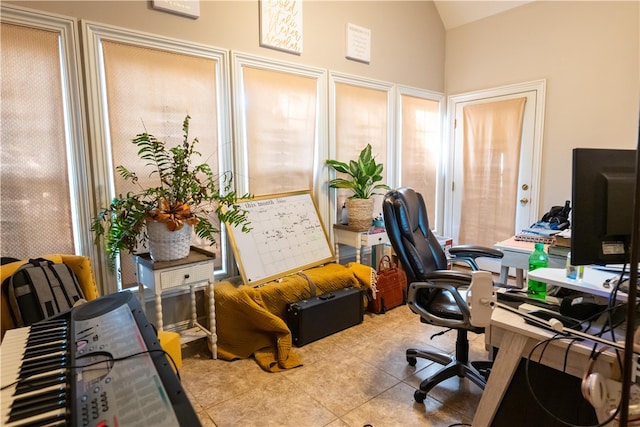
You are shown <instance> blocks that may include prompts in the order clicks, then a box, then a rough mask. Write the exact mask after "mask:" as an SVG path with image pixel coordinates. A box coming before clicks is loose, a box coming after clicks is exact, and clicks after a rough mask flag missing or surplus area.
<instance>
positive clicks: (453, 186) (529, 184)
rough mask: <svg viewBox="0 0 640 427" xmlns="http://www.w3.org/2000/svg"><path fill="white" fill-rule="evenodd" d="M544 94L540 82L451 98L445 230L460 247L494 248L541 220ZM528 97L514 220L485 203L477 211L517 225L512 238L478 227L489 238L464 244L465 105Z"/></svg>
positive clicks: (513, 198)
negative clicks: (461, 230)
mask: <svg viewBox="0 0 640 427" xmlns="http://www.w3.org/2000/svg"><path fill="white" fill-rule="evenodd" d="M544 94H545V82H544V81H536V82H531V83H524V84H520V85H513V86H508V87H502V88H497V89H490V90H486V91H478V92H473V93H467V94H461V95H455V96H451V97H449V118H450V122H451V123H450V135H451V138H450V141H451V143H450V146H449V153H450V157H449V159H450V160H449V170H450V171H451V173H450V174H446V180H447V181H448V182H447V186H446V188H447V189H448V191H447V194H446V196H445V198H446V201H445V206H446V207H447V212H446V213H445V218H447V221H446V222H445V230H446V232H447V234H448V235H450V236H451V237H453V239H454V242H455V243H456V244H460V243H462V244H483V245H486V246H490V245H492V244H493V243H496V242H497V241H499V240H497V239H502V240H503V239H506V238H508V237H510V236H511V235H513V234H515V233H518V232H519V231H520V230H522V229H523V228H526V227H528V226H529V225H531V224H532V223H533V222H535V221H536V220H537V219H538V218H537V216H538V198H539V181H540V163H541V153H542V129H543V118H544ZM517 98H526V100H525V104H524V114H523V116H522V117H523V118H522V139H521V142H520V154H519V163H518V165H517V190H516V192H515V193H513V195H512V197H511V198H512V200H510V201H509V202H510V203H512V204H513V205H515V208H514V209H512V210H510V212H515V213H514V214H513V213H510V214H509V216H510V217H511V216H512V215H513V218H504V214H503V213H502V212H499V211H497V209H496V208H495V205H493V204H484V205H483V206H482V208H481V210H480V209H479V211H478V212H476V214H477V215H481V216H482V217H484V218H487V219H488V218H499V220H504V221H508V222H509V223H511V224H513V229H509V230H508V233H507V234H509V235H505V236H502V237H498V238H496V237H494V236H492V235H491V233H490V231H491V230H490V227H485V228H484V229H483V227H476V228H478V229H479V230H480V234H481V235H482V234H484V235H485V237H484V238H482V236H480V237H481V238H480V239H478V240H479V241H478V242H461V241H460V240H459V237H460V235H459V234H460V233H459V232H460V225H461V217H462V215H461V213H462V206H463V197H464V196H463V194H464V192H463V189H464V150H463V148H464V144H465V141H464V134H463V129H464V126H463V124H464V117H463V109H464V107H465V106H469V105H474V104H487V105H490V104H492V103H496V102H498V101H506V100H510V99H517Z"/></svg>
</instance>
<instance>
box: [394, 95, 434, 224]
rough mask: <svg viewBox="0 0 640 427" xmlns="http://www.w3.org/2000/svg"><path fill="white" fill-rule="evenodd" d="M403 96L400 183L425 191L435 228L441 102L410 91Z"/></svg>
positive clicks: (428, 211) (428, 209)
mask: <svg viewBox="0 0 640 427" xmlns="http://www.w3.org/2000/svg"><path fill="white" fill-rule="evenodd" d="M400 100H401V111H402V116H401V118H400V120H401V122H400V126H401V131H402V153H401V163H400V173H401V183H402V186H403V187H412V188H413V189H414V190H416V191H417V192H419V193H420V194H422V197H423V198H424V202H425V204H426V205H427V214H428V215H429V225H430V226H431V228H434V227H435V224H436V222H435V221H436V191H437V177H438V175H437V174H438V163H439V159H440V102H439V101H434V100H432V99H424V98H418V97H415V96H409V95H402V96H401V98H400Z"/></svg>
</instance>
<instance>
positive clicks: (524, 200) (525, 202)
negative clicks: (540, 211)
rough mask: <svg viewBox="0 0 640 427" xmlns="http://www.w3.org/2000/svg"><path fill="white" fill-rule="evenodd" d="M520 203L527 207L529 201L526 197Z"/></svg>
mask: <svg viewBox="0 0 640 427" xmlns="http://www.w3.org/2000/svg"><path fill="white" fill-rule="evenodd" d="M520 203H522V204H523V205H526V204H527V203H529V199H527V198H526V197H523V198H522V199H520Z"/></svg>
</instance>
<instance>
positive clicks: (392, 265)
mask: <svg viewBox="0 0 640 427" xmlns="http://www.w3.org/2000/svg"><path fill="white" fill-rule="evenodd" d="M385 261H386V262H387V265H388V267H387V268H385V269H384V270H393V269H394V268H396V264H395V263H394V262H393V261H391V258H389V255H384V256H383V257H382V258H380V262H379V263H378V273H380V272H382V271H384V270H383V264H384V262H385Z"/></svg>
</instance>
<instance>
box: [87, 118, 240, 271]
mask: <svg viewBox="0 0 640 427" xmlns="http://www.w3.org/2000/svg"><path fill="white" fill-rule="evenodd" d="M190 119H191V117H190V116H188V115H187V116H186V117H185V119H184V121H183V123H182V130H183V134H184V139H183V142H182V144H181V145H178V146H175V147H171V148H169V147H167V145H166V144H165V142H163V141H160V140H158V138H156V137H155V136H153V135H151V134H149V133H147V132H144V133H141V134H138V135H136V137H135V138H133V139H132V140H131V142H132V143H133V144H135V145H137V146H138V156H139V157H140V159H142V160H145V161H146V163H145V166H146V167H149V168H150V169H151V172H150V176H156V177H157V179H158V181H157V184H158V185H157V186H151V187H148V188H144V187H142V186H141V185H140V184H139V179H138V176H137V175H136V173H135V172H132V171H130V170H129V169H127V168H126V167H125V166H122V165H120V166H117V167H116V171H117V172H118V174H119V175H120V176H121V177H122V178H124V179H125V180H126V181H130V182H132V183H134V184H136V185H138V186H139V187H140V191H139V192H128V193H127V194H124V195H123V194H119V195H118V196H117V197H115V198H114V199H113V200H112V201H111V204H110V205H109V206H108V207H106V208H102V209H101V210H100V212H99V213H98V215H97V216H96V217H95V218H94V219H93V221H92V225H91V230H92V231H93V232H94V233H95V235H96V240H97V241H99V240H100V239H101V237H104V239H105V241H104V245H105V249H106V251H107V255H108V260H109V266H110V268H112V269H113V268H114V266H115V260H116V258H117V256H118V254H119V253H120V251H122V250H126V251H127V252H129V253H133V252H134V251H135V250H136V248H137V247H138V245H139V244H140V245H143V246H144V245H145V244H146V240H147V234H146V227H145V223H146V222H147V221H158V222H162V223H165V224H166V225H167V228H168V229H169V230H171V231H175V230H179V229H181V228H182V227H183V226H184V224H185V223H186V224H190V225H193V226H194V228H195V233H196V235H197V236H198V237H200V238H201V239H203V240H205V241H206V242H208V243H209V244H211V245H214V244H215V243H216V235H218V233H219V232H220V230H219V229H218V228H217V227H216V226H215V225H214V224H213V223H212V221H211V218H212V216H213V215H216V216H217V217H218V219H219V220H220V222H221V223H223V222H227V223H229V224H231V225H233V226H237V227H241V229H242V231H243V232H247V231H249V230H250V227H249V221H248V219H247V217H246V213H247V212H246V211H245V210H243V209H241V208H240V207H239V206H238V205H237V204H236V201H237V200H238V198H237V195H236V192H235V191H233V186H232V184H233V176H232V174H231V172H225V173H223V174H222V175H221V176H216V175H214V174H213V171H212V170H211V167H210V166H209V165H208V164H207V163H200V164H194V163H195V162H194V157H196V156H201V154H200V153H199V152H198V151H196V150H195V146H196V144H197V143H198V138H195V139H193V140H192V141H191V142H189V120H190ZM246 197H249V196H248V195H244V196H242V198H246Z"/></svg>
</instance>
